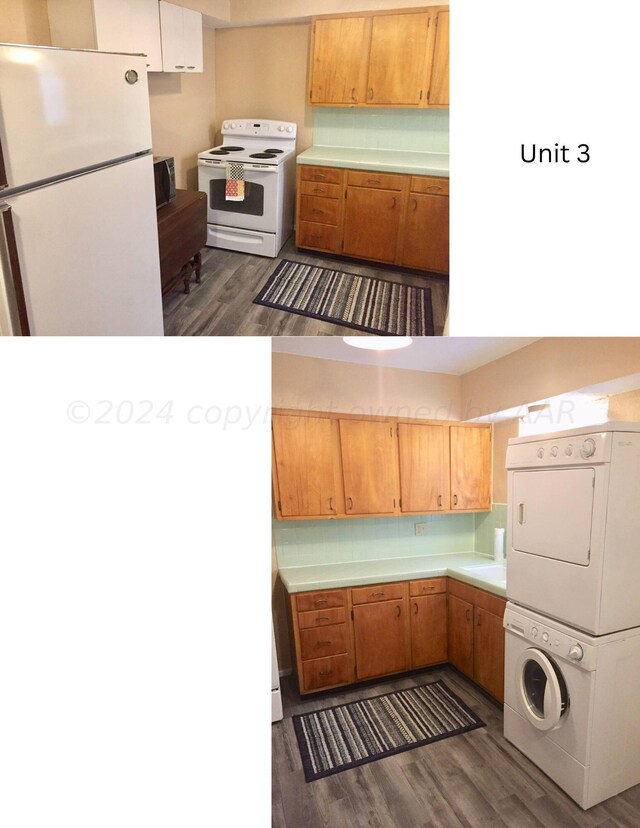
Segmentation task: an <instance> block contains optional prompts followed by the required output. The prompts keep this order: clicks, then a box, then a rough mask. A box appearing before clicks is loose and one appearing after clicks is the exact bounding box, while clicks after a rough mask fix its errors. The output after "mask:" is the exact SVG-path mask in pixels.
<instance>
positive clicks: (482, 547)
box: [475, 503, 507, 557]
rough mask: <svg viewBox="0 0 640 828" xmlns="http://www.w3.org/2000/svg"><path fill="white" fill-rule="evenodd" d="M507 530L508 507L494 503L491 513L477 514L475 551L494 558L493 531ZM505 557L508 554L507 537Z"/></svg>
mask: <svg viewBox="0 0 640 828" xmlns="http://www.w3.org/2000/svg"><path fill="white" fill-rule="evenodd" d="M500 528H503V529H506V528H507V506H506V504H505V503H494V504H492V506H491V511H490V512H478V513H477V514H476V531H475V536H476V538H475V551H476V552H479V553H480V554H481V555H491V557H493V530H494V529H500ZM504 551H505V555H506V554H507V539H506V537H505V548H504Z"/></svg>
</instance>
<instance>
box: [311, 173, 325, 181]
mask: <svg viewBox="0 0 640 828" xmlns="http://www.w3.org/2000/svg"><path fill="white" fill-rule="evenodd" d="M326 177H327V176H326V175H325V174H324V173H314V175H313V180H314V181H324V180H325V178H326Z"/></svg>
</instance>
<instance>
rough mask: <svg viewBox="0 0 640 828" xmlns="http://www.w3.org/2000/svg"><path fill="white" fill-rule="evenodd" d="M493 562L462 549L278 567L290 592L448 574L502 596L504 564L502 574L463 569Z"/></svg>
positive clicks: (483, 556) (505, 589) (499, 572)
mask: <svg viewBox="0 0 640 828" xmlns="http://www.w3.org/2000/svg"><path fill="white" fill-rule="evenodd" d="M493 563H494V561H493V558H490V557H488V556H487V555H479V554H478V553H477V552H463V553H460V554H456V555H425V556H424V557H414V558H387V559H385V560H380V561H351V562H350V563H336V564H320V565H316V566H290V567H286V568H285V569H281V570H280V577H281V578H282V582H283V584H284V585H285V587H286V589H287V592H289V593H292V592H308V591H310V590H315V589H336V588H338V587H349V586H363V585H365V584H379V583H385V582H391V581H411V580H413V579H414V578H431V577H436V576H439V575H440V576H442V575H449V576H451V577H452V578H456V579H457V580H459V581H464V582H465V583H468V584H471V585H472V586H476V587H478V588H479V589H486V590H487V592H492V593H494V595H500V596H501V597H503V598H504V597H506V594H507V582H506V568H505V565H504V564H502V567H501V569H505V573H504V577H502V576H503V573H502V572H501V571H498V572H490V573H487V572H485V571H482V572H481V571H474V570H473V569H468V568H467V567H477V566H482V567H485V566H487V565H491V564H493ZM492 569H493V567H492Z"/></svg>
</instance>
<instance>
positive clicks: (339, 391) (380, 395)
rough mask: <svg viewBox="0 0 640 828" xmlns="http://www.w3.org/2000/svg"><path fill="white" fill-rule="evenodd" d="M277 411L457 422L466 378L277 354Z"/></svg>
mask: <svg viewBox="0 0 640 828" xmlns="http://www.w3.org/2000/svg"><path fill="white" fill-rule="evenodd" d="M271 377H272V387H273V393H272V405H273V406H274V408H306V409H313V410H316V411H340V412H345V413H356V414H380V415H385V416H400V417H418V418H420V419H436V420H457V419H459V411H460V378H459V377H455V376H452V375H450V374H428V373H425V372H422V371H407V370H403V369H400V368H377V367H376V366H374V365H354V364H352V363H349V362H337V361H333V360H326V359H315V358H312V357H303V356H295V355H293V354H273V360H272V369H271Z"/></svg>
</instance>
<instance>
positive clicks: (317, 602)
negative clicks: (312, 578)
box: [313, 598, 329, 607]
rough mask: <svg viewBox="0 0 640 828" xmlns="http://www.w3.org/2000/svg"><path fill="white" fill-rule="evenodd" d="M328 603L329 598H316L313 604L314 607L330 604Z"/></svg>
mask: <svg viewBox="0 0 640 828" xmlns="http://www.w3.org/2000/svg"><path fill="white" fill-rule="evenodd" d="M328 603H329V600H328V598H316V600H315V601H314V602H313V606H314V607H321V606H322V605H323V604H328Z"/></svg>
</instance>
